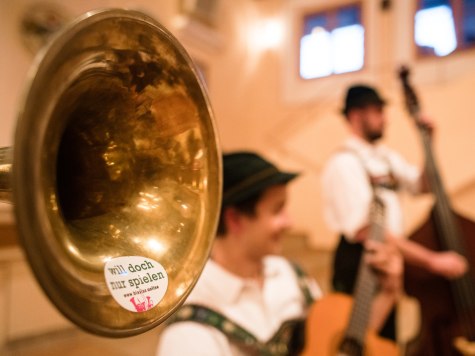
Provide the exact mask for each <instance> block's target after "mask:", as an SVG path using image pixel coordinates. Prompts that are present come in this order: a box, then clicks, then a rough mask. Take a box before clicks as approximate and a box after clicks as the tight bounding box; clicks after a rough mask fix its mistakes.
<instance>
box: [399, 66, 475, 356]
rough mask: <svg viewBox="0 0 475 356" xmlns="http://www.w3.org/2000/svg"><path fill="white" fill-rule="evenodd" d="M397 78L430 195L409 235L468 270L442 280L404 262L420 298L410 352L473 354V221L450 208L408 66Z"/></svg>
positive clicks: (411, 289)
mask: <svg viewBox="0 0 475 356" xmlns="http://www.w3.org/2000/svg"><path fill="white" fill-rule="evenodd" d="M399 76H400V79H401V82H402V87H403V91H404V96H405V101H406V108H407V110H408V112H409V114H410V116H411V117H412V118H413V119H414V120H415V122H416V126H417V128H418V131H419V133H420V137H421V141H422V144H423V149H424V154H425V164H426V175H427V180H428V183H429V186H430V190H431V191H432V193H433V195H434V206H433V208H432V210H431V213H430V215H429V218H428V220H427V221H426V222H425V223H424V224H423V225H422V226H421V227H420V228H418V229H417V230H416V231H415V232H414V233H413V234H412V236H410V237H409V239H411V240H412V241H415V242H417V243H419V244H421V245H423V246H425V247H427V248H430V249H432V250H439V251H440V250H451V251H454V252H457V253H458V254H460V255H462V256H464V257H465V258H466V259H467V261H468V264H469V270H468V272H467V273H465V274H464V275H463V276H462V277H460V278H457V279H454V280H448V279H445V278H443V277H440V276H436V275H434V274H431V273H429V272H427V271H424V270H422V269H420V268H416V267H414V266H411V265H409V264H406V266H405V271H406V272H405V277H404V286H405V290H406V292H407V293H408V294H409V295H412V296H414V297H416V298H417V299H418V300H419V302H420V310H421V330H420V335H419V337H418V339H417V340H416V342H415V345H414V346H415V347H410V350H412V352H411V353H410V354H411V355H420V356H422V355H424V356H449V355H450V356H452V355H454V356H455V355H464V356H465V355H475V278H474V272H475V223H474V222H472V221H471V220H469V219H468V218H466V217H463V216H461V215H460V214H457V213H455V212H454V211H453V209H452V207H451V204H450V200H449V198H448V196H447V194H446V192H445V189H444V186H443V182H442V179H441V177H440V175H439V172H438V169H437V165H436V161H435V157H434V154H433V152H432V147H431V139H430V135H429V133H428V131H427V129H426V128H425V127H424V126H423V125H420V106H419V101H418V98H417V96H416V93H415V91H414V90H413V88H412V86H411V85H410V83H409V70H408V69H407V68H406V67H403V68H401V70H400V71H399Z"/></svg>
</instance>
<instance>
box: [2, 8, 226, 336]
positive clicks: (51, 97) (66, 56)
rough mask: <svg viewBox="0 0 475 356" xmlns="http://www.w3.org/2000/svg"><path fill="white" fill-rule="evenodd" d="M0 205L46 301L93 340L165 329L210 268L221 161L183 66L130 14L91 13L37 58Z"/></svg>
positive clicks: (200, 90)
mask: <svg viewBox="0 0 475 356" xmlns="http://www.w3.org/2000/svg"><path fill="white" fill-rule="evenodd" d="M0 157H1V158H0V198H2V199H3V200H6V201H9V202H11V203H13V207H14V213H15V220H16V224H17V227H18V231H19V239H20V243H21V245H22V247H23V249H24V251H25V254H26V257H27V259H28V262H29V264H30V267H31V269H32V271H33V273H34V275H35V276H36V278H37V280H38V282H39V284H40V285H41V287H42V288H43V290H44V292H45V293H46V294H47V296H48V297H49V299H50V300H51V301H52V302H53V304H55V306H56V307H57V308H58V309H59V311H60V312H62V313H63V314H64V315H65V316H66V317H67V318H68V319H70V320H71V321H72V322H74V323H75V324H77V325H78V326H80V327H81V328H83V329H85V330H86V331H89V332H91V333H94V334H98V335H102V336H109V337H124V336H132V335H136V334H139V333H142V332H144V331H147V330H149V329H151V328H153V327H155V326H157V325H159V324H161V323H162V322H163V321H165V320H166V319H167V318H168V317H169V316H170V315H171V314H172V313H173V312H174V311H175V310H176V309H177V308H178V307H179V306H180V305H181V304H182V303H183V302H184V300H185V299H186V297H187V296H188V294H189V293H190V292H191V290H192V289H193V287H194V285H195V283H196V281H197V279H198V277H199V276H200V274H201V272H202V269H203V267H204V265H205V262H206V260H207V258H208V255H209V252H210V248H211V244H212V241H213V239H214V234H215V230H216V225H217V219H218V215H219V209H220V204H221V185H222V176H221V154H220V150H219V146H218V140H217V132H216V128H215V124H214V119H213V114H212V110H211V106H210V103H209V100H208V97H207V94H206V90H205V87H204V85H203V83H202V81H201V79H200V77H199V75H198V73H197V70H196V69H195V66H194V65H193V62H192V60H191V59H190V57H189V55H188V54H187V53H186V51H185V50H184V48H183V47H182V46H181V45H180V43H179V42H178V41H177V40H176V39H175V38H174V37H173V36H172V35H171V34H170V33H169V32H168V31H167V30H166V29H165V28H164V27H163V26H161V25H160V24H159V23H157V22H156V21H155V20H153V19H152V18H150V17H148V16H146V15H144V14H142V13H140V12H136V11H130V10H121V9H107V10H100V11H94V12H89V13H87V14H85V15H83V16H81V17H79V18H78V19H76V20H75V21H73V22H72V23H71V24H69V25H68V26H67V27H66V28H65V29H63V30H62V31H61V32H60V33H58V34H57V35H56V36H55V38H54V39H53V40H52V41H51V42H50V43H49V44H48V45H47V46H46V47H45V48H44V49H43V50H42V51H41V52H40V53H39V54H38V56H37V57H36V59H35V63H34V65H33V68H32V71H31V73H30V80H29V85H28V91H27V93H26V95H25V97H24V104H23V105H22V107H21V110H20V114H19V117H18V121H17V126H16V131H15V138H14V147H13V148H10V147H7V148H3V149H2V150H1V152H0Z"/></svg>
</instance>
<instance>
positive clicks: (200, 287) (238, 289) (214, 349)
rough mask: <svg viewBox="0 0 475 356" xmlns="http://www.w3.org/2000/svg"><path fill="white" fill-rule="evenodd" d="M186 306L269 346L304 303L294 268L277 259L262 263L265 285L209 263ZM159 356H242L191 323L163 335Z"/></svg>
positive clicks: (210, 329)
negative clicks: (210, 314) (209, 312)
mask: <svg viewBox="0 0 475 356" xmlns="http://www.w3.org/2000/svg"><path fill="white" fill-rule="evenodd" d="M309 287H310V291H311V293H312V294H313V296H314V298H315V299H317V298H320V297H321V291H320V288H319V287H318V285H317V284H316V282H315V281H313V280H311V281H310V283H309ZM185 304H200V305H203V306H207V307H209V308H211V309H213V310H215V311H217V312H219V313H221V314H223V315H225V316H226V317H227V318H229V319H230V320H232V321H234V322H235V323H237V324H239V325H240V326H242V327H243V328H245V329H246V330H248V331H249V332H250V333H251V334H253V335H254V336H255V337H256V338H257V339H258V340H260V341H262V342H266V341H268V340H269V339H270V338H271V337H272V336H273V335H274V333H275V332H276V331H277V330H278V329H279V327H280V326H281V324H282V323H283V322H284V321H286V320H289V319H294V318H298V317H303V316H304V315H305V298H304V296H303V294H302V291H301V289H300V287H299V285H298V280H297V276H296V273H295V271H294V269H293V267H292V266H291V265H290V264H289V262H288V261H287V260H285V259H284V258H282V257H278V256H269V257H266V258H265V259H264V285H263V287H260V286H259V285H258V284H257V282H255V281H254V280H248V279H243V278H240V277H238V276H236V275H234V274H232V273H230V272H228V271H227V270H225V269H223V268H222V267H221V266H220V265H218V264H217V263H215V262H213V261H212V260H210V261H208V262H207V264H206V266H205V269H204V271H203V273H202V275H201V277H200V279H199V280H198V282H197V284H196V286H195V288H194V289H193V291H192V292H191V294H190V296H189V297H188V299H187V300H186V302H185ZM157 355H160V356H175V355H176V356H185V355H190V356H198V355H206V356H212V355H216V356H218V355H219V356H228V355H229V356H231V355H234V356H237V355H244V354H243V353H242V351H240V350H239V349H238V348H237V347H235V346H234V345H232V344H231V343H229V342H228V340H227V338H226V337H225V335H224V334H223V333H222V332H220V331H219V330H217V329H215V328H214V327H212V326H207V325H203V324H200V323H197V322H192V321H183V322H176V323H173V324H171V325H170V326H168V327H166V328H165V329H164V331H163V333H162V335H161V338H160V341H159V345H158V349H157Z"/></svg>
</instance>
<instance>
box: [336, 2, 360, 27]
mask: <svg viewBox="0 0 475 356" xmlns="http://www.w3.org/2000/svg"><path fill="white" fill-rule="evenodd" d="M336 16H337V23H338V27H344V26H350V25H355V24H359V23H361V20H360V8H359V6H348V7H345V8H343V9H340V10H339V11H338V12H337V15H336Z"/></svg>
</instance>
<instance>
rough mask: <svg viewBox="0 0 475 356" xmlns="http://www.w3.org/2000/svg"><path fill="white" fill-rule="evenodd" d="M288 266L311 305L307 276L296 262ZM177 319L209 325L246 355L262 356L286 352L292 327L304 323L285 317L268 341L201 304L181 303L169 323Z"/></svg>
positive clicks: (284, 353)
mask: <svg viewBox="0 0 475 356" xmlns="http://www.w3.org/2000/svg"><path fill="white" fill-rule="evenodd" d="M291 265H292V267H293V268H294V271H295V273H296V276H297V280H298V284H299V287H300V289H301V291H302V294H303V295H304V298H305V303H306V306H310V305H311V304H312V303H313V302H314V299H313V297H312V294H311V292H310V290H309V288H308V285H307V282H306V278H307V276H306V275H305V273H304V272H303V270H302V269H301V268H300V267H299V266H298V265H297V264H295V263H291ZM180 321H194V322H198V323H201V324H205V325H209V326H212V327H214V328H216V329H218V330H219V331H221V332H222V333H223V334H224V335H225V336H226V337H227V338H228V340H229V341H230V342H232V343H234V344H235V345H237V346H238V347H239V348H241V349H242V350H245V351H246V353H247V354H249V355H261V356H271V355H272V356H278V355H289V352H290V350H289V344H291V340H292V337H293V336H294V330H296V329H297V328H299V327H301V326H302V324H303V319H292V320H287V321H285V322H284V323H283V324H282V325H281V326H280V328H279V330H278V331H277V332H276V333H275V334H274V336H273V337H272V338H271V339H270V340H269V341H267V342H266V343H263V342H260V341H259V340H258V339H257V338H256V337H255V336H254V335H253V334H251V333H250V332H249V331H247V330H246V329H244V328H243V327H242V326H240V325H239V324H237V323H235V322H233V321H232V320H230V319H228V318H227V317H226V316H224V315H223V314H221V313H218V312H216V311H214V310H212V309H210V308H208V307H205V306H203V305H197V304H186V305H184V306H182V307H181V308H180V309H179V310H178V311H177V312H176V313H175V314H174V315H173V317H172V318H170V321H169V322H168V323H169V324H170V323H175V322H180Z"/></svg>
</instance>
